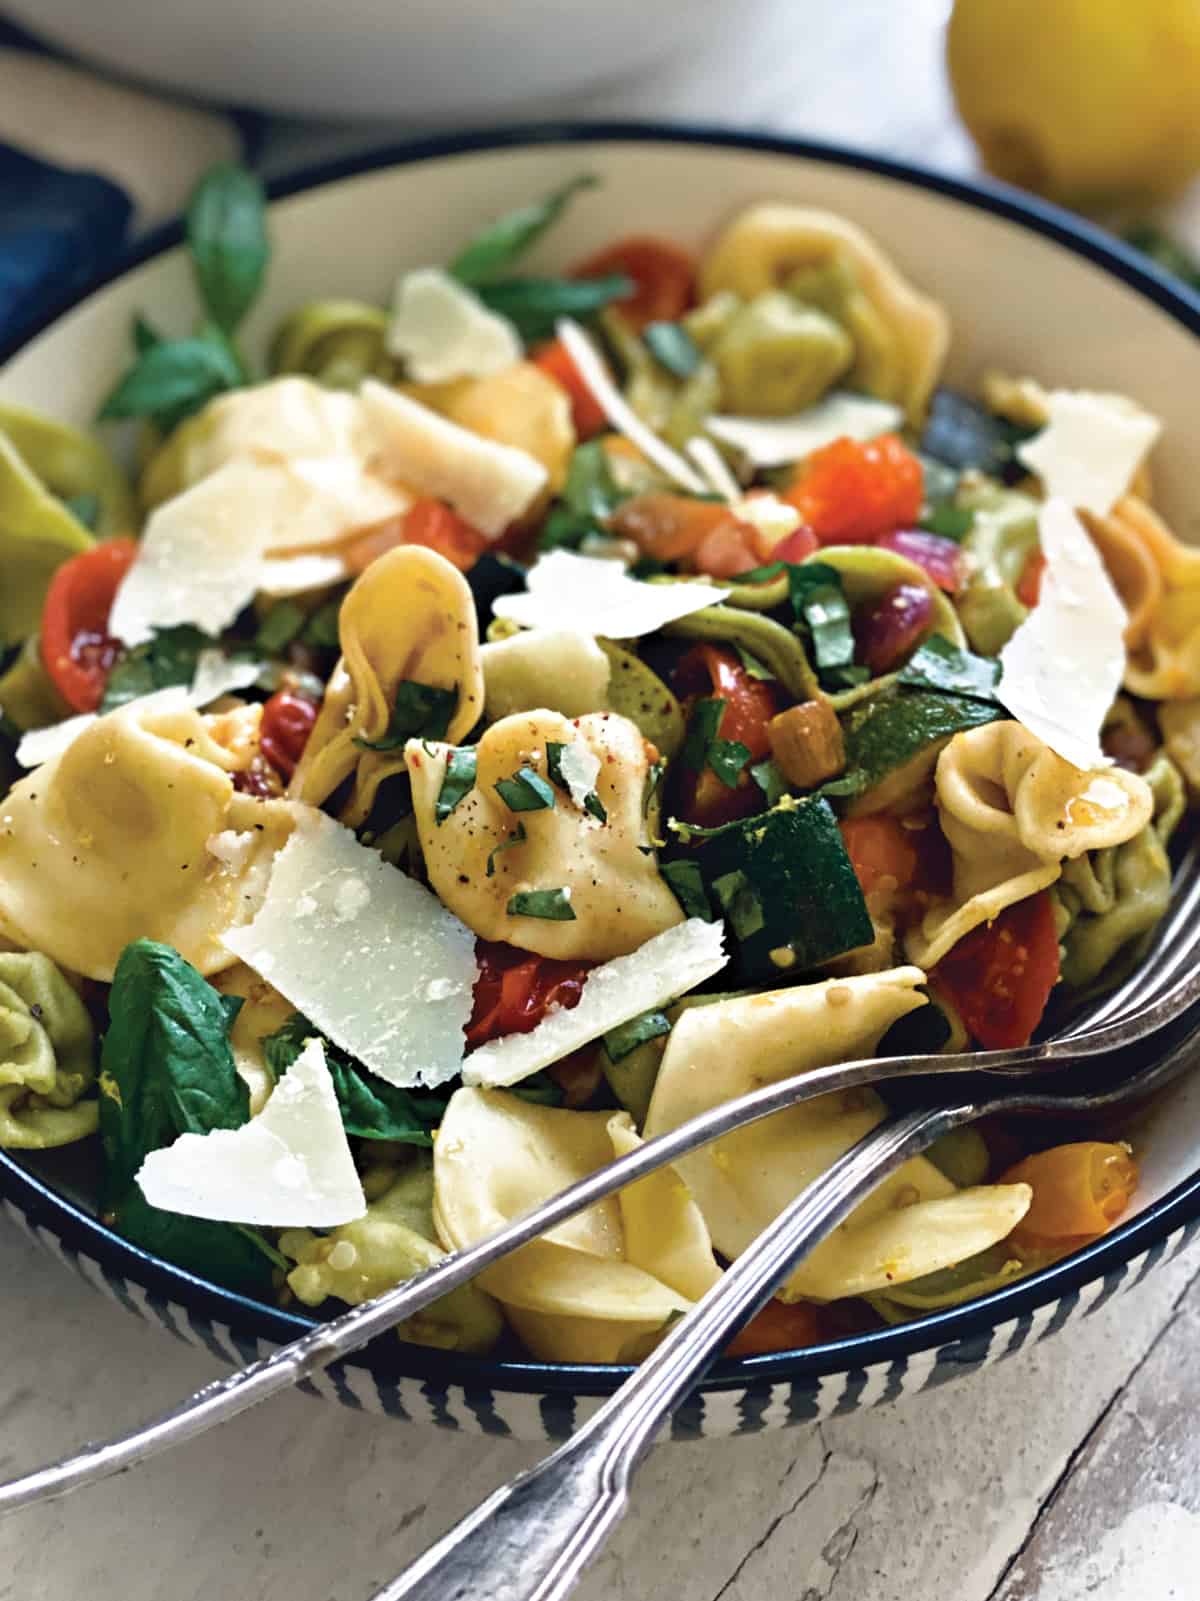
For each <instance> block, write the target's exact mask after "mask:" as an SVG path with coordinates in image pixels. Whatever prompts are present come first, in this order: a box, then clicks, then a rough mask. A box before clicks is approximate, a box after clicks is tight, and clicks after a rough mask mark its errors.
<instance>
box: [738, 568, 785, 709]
mask: <svg viewBox="0 0 1200 1601" xmlns="http://www.w3.org/2000/svg"><path fill="white" fill-rule="evenodd" d="M779 565H780V567H782V566H783V563H782V562H780V563H779ZM740 576H744V575H740ZM733 648H734V650H736V651H737V653H738V660H739V661H740V662H741V664H742V666H743V667H744V668H745V669H746V671H747V672H748V673H749V674H750V676H751V678H759V679H762V680H763V681H764V682H770V683H774V681H775V674H774V673H773V672H772V671H771V669H770V668H769V667H764V666H763V664H762V662H760V661H759V659H758V657H757V656H752V655H751V654H750V652H749V651H748V650H747V649H746V647H745V646H744V645H739V644H737V643H736V642H735V643H734V645H733Z"/></svg>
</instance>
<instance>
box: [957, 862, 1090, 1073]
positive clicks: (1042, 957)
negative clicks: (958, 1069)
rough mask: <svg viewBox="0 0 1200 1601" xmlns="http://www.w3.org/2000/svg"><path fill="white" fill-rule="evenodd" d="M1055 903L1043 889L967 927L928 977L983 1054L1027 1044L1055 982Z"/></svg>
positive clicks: (1057, 968)
mask: <svg viewBox="0 0 1200 1601" xmlns="http://www.w3.org/2000/svg"><path fill="white" fill-rule="evenodd" d="M1058 971H1059V951H1058V932H1057V930H1056V928H1055V923H1054V903H1053V902H1052V901H1051V899H1050V896H1049V895H1048V894H1047V893H1046V892H1045V891H1044V890H1043V891H1042V893H1041V894H1039V895H1031V896H1029V898H1028V899H1027V900H1023V901H1018V902H1017V903H1016V905H1015V906H1009V907H1007V908H1006V909H1005V910H1004V911H1002V912H1001V913H1000V915H999V917H997V918H996V920H995V922H993V923H986V924H984V925H982V926H981V927H979V928H976V929H972V930H971V932H970V933H969V934H966V935H964V936H963V938H962V939H960V940H959V942H958V944H957V945H955V947H954V948H953V950H951V951H950V952H949V954H948V955H946V956H944V957H943V958H942V960H941V961H940V962H939V963H938V964H937V966H936V967H935V968H934V969H933V972H932V974H931V975H930V976H931V978H933V979H934V980H935V982H936V983H937V985H938V988H939V989H942V990H944V991H945V992H946V994H947V996H948V997H949V999H950V1001H951V1002H952V1004H953V1005H954V1006H955V1007H956V1008H957V1009H958V1013H959V1015H960V1017H961V1018H962V1020H963V1022H964V1024H965V1025H966V1027H967V1029H968V1030H969V1031H970V1032H971V1033H972V1034H973V1035H974V1036H975V1038H976V1039H977V1040H978V1041H979V1043H980V1044H981V1045H982V1046H984V1047H985V1048H986V1049H987V1050H997V1051H998V1050H1007V1049H1008V1048H1009V1047H1010V1046H1016V1045H1026V1044H1028V1042H1029V1039H1030V1037H1031V1036H1032V1034H1033V1031H1034V1029H1035V1028H1036V1027H1037V1026H1038V1023H1039V1022H1040V1021H1041V1017H1042V1013H1043V1012H1044V1011H1045V1010H1046V1002H1047V1001H1048V1000H1049V998H1050V991H1051V990H1052V989H1053V988H1054V985H1055V983H1056V982H1057V981H1058Z"/></svg>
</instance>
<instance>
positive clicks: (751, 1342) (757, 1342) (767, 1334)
mask: <svg viewBox="0 0 1200 1601" xmlns="http://www.w3.org/2000/svg"><path fill="white" fill-rule="evenodd" d="M823 1338H824V1334H823V1332H822V1329H821V1314H820V1308H819V1307H816V1306H813V1305H811V1304H810V1303H809V1302H808V1301H794V1302H792V1304H791V1305H790V1306H785V1305H784V1303H783V1302H782V1301H779V1300H776V1299H775V1297H774V1296H772V1297H771V1299H770V1300H769V1301H768V1302H767V1304H766V1306H764V1307H763V1309H762V1311H761V1312H757V1313H756V1314H755V1315H754V1317H752V1318H751V1319H750V1321H749V1323H747V1324H746V1325H745V1326H744V1327H743V1328H741V1329H739V1330H738V1332H737V1333H736V1334H735V1335H734V1337H733V1339H732V1340H730V1342H729V1344H728V1345H727V1346H726V1347H725V1353H724V1354H725V1355H726V1356H765V1355H766V1353H767V1352H768V1351H791V1350H794V1349H796V1348H797V1347H798V1346H803V1345H817V1344H819V1343H820V1341H821V1340H822V1339H823Z"/></svg>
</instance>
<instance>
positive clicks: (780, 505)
mask: <svg viewBox="0 0 1200 1601" xmlns="http://www.w3.org/2000/svg"><path fill="white" fill-rule="evenodd" d="M734 510H735V511H736V512H737V518H738V521H739V522H741V523H750V524H751V526H752V527H754V528H755V529H757V530H758V532H759V534H761V535H762V538H763V540H764V541H765V542H766V544H767V545H768V546H774V545H778V544H779V542H780V541H781V540H783V539H786V538H787V536H788V535H789V534H794V533H795V532H796V529H797V528H799V526H800V513H799V512H798V511H797V510H796V508H795V506H789V505H788V503H787V501H786V500H780V498H779V496H778V495H769V494H766V493H764V492H762V491H757V492H756V493H754V494H753V495H746V496H744V497H743V498H742V499H741V500H739V501H738V503H737V505H736V506H735V507H734Z"/></svg>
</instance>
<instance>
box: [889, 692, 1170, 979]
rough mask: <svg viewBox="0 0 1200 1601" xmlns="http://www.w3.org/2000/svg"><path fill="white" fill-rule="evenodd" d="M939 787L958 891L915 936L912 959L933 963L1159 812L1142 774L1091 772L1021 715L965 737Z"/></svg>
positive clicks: (945, 756)
mask: <svg viewBox="0 0 1200 1601" xmlns="http://www.w3.org/2000/svg"><path fill="white" fill-rule="evenodd" d="M935 786H936V790H937V808H938V813H939V815H940V818H941V824H942V832H943V833H944V834H945V836H946V839H947V841H948V842H949V845H950V850H951V854H952V857H953V862H954V893H953V898H952V899H951V900H950V901H949V902H941V903H938V904H936V905H935V906H934V907H932V908H931V910H930V911H929V912H928V913H927V914H926V916H925V917H924V919H923V920H922V922H921V923H920V924H919V925H917V926H916V927H915V928H913V929H911V930H910V932H909V934H908V938H907V941H906V944H907V950H908V955H909V958H910V959H911V960H912V961H914V962H916V963H917V964H918V965H919V966H921V967H923V968H925V969H926V970H928V969H929V968H931V967H935V966H936V965H937V963H938V962H940V961H941V959H942V957H943V956H945V955H946V953H947V951H949V950H950V949H951V948H952V947H953V946H954V945H956V944H957V943H958V941H959V940H960V939H962V937H963V936H964V935H965V934H969V933H970V932H971V930H972V929H973V928H977V927H978V926H979V925H980V924H981V923H987V922H991V921H992V919H993V918H995V917H997V916H998V915H999V913H1000V912H1002V911H1003V910H1004V909H1005V907H1007V906H1012V905H1013V904H1014V903H1015V902H1017V901H1020V900H1024V899H1025V898H1026V897H1027V896H1029V895H1035V894H1037V892H1038V891H1039V890H1043V889H1047V888H1048V887H1049V886H1050V885H1051V884H1053V883H1054V882H1055V880H1056V879H1057V878H1058V877H1059V874H1060V873H1061V871H1062V863H1063V862H1064V861H1071V860H1074V859H1075V858H1076V857H1079V856H1083V855H1084V854H1085V853H1086V852H1088V851H1093V850H1102V849H1104V848H1105V847H1106V846H1110V845H1120V844H1123V843H1124V841H1125V840H1128V839H1132V838H1133V837H1134V835H1135V834H1137V833H1138V832H1139V831H1140V830H1141V829H1143V828H1144V827H1145V826H1146V824H1147V823H1148V822H1149V821H1150V819H1151V817H1152V816H1153V813H1154V796H1153V794H1152V792H1151V790H1150V787H1149V785H1148V784H1147V783H1146V781H1145V779H1143V778H1139V777H1138V775H1137V774H1136V773H1127V772H1124V771H1122V770H1121V769H1120V768H1117V767H1102V768H1097V769H1095V770H1094V771H1092V772H1082V771H1081V770H1080V769H1079V768H1077V767H1072V765H1071V764H1070V762H1067V761H1064V760H1063V758H1062V757H1061V756H1059V755H1057V754H1056V753H1055V752H1054V751H1052V750H1051V749H1050V748H1049V746H1048V745H1045V744H1044V743H1043V742H1042V741H1041V740H1040V739H1038V738H1037V736H1036V735H1035V734H1031V733H1029V731H1028V730H1027V729H1026V728H1024V727H1023V726H1022V725H1021V724H1020V723H1016V722H998V723H987V724H985V725H984V726H983V727H982V728H972V729H968V730H967V731H966V732H965V733H961V734H956V735H955V736H954V738H953V739H952V740H951V741H950V743H949V744H948V745H947V746H946V748H945V750H944V751H943V752H942V754H941V755H940V756H939V758H938V764H937V776H936V779H935Z"/></svg>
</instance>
